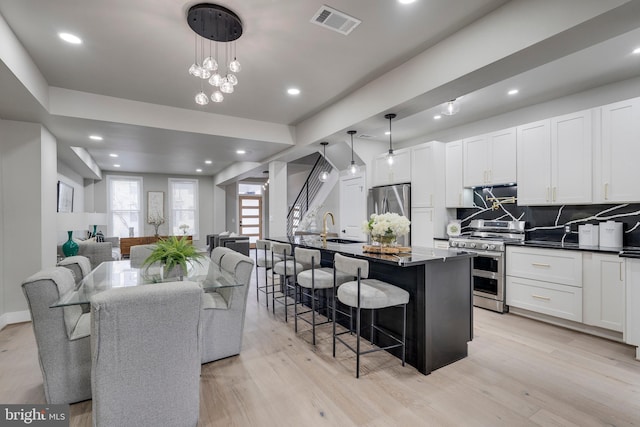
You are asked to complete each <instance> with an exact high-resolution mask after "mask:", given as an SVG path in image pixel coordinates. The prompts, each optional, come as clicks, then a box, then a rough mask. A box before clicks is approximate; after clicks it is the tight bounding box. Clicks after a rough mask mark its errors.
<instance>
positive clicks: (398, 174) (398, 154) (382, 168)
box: [373, 148, 411, 187]
mask: <svg viewBox="0 0 640 427" xmlns="http://www.w3.org/2000/svg"><path fill="white" fill-rule="evenodd" d="M374 162H375V163H374V165H373V186H374V187H377V186H379V185H389V184H404V183H407V182H410V181H411V152H410V150H409V149H408V148H403V149H400V150H394V158H393V164H392V165H389V163H388V162H387V153H386V152H385V153H382V154H379V155H378V156H376V158H375V159H374Z"/></svg>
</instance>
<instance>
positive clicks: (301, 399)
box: [0, 277, 640, 426]
mask: <svg viewBox="0 0 640 427" xmlns="http://www.w3.org/2000/svg"><path fill="white" fill-rule="evenodd" d="M254 280H255V277H254ZM282 313H283V312H282V307H277V313H276V316H275V317H274V316H273V315H272V314H271V310H270V309H269V311H267V309H266V307H264V306H262V305H260V306H258V305H257V304H256V297H255V284H254V287H253V288H252V289H251V290H250V293H249V302H248V307H247V320H246V325H245V335H244V343H243V349H242V353H241V354H240V355H239V356H236V357H231V358H229V359H226V360H220V361H217V362H213V363H209V364H207V365H203V367H202V382H201V401H200V424H199V425H200V426H303V425H304V426H316V425H318V426H323V425H326V426H350V425H367V426H391V425H393V426H395V425H397V426H418V425H420V426H422V425H427V426H431V425H433V426H448V425H451V426H524V425H541V426H574V425H575V426H601V425H611V426H633V425H635V426H638V425H640V362H639V361H636V360H634V358H633V355H634V351H633V349H632V348H631V347H628V346H626V345H623V344H619V343H615V342H611V341H607V340H604V339H600V338H596V337H592V336H589V335H585V334H582V333H578V332H573V331H569V330H565V329H562V328H559V327H555V326H550V325H546V324H543V323H539V322H536V321H533V320H529V319H525V318H522V317H518V316H514V315H509V314H507V315H499V314H496V313H492V312H489V311H485V310H482V309H475V311H474V316H475V339H474V340H473V342H471V343H470V344H469V357H467V358H466V359H464V360H461V361H459V362H456V363H454V364H452V365H449V366H447V367H444V368H441V369H439V370H437V371H435V372H433V373H432V374H431V375H428V376H424V375H422V374H420V373H419V372H417V371H416V370H415V369H414V368H413V367H410V366H408V365H407V367H405V368H403V367H402V366H401V364H400V361H399V360H398V359H396V358H394V357H392V356H390V355H388V354H386V353H384V352H379V353H373V354H371V355H367V356H363V358H362V361H363V366H362V371H361V378H360V379H356V378H355V376H354V372H355V359H354V355H353V354H352V353H351V352H350V351H348V350H346V349H345V348H344V347H341V346H340V345H338V350H339V351H338V357H337V358H336V359H334V358H333V357H332V356H331V338H330V330H331V328H330V326H329V325H325V326H323V327H320V328H319V330H318V345H317V347H316V348H315V349H314V348H313V347H312V346H311V345H310V342H311V335H310V332H309V326H308V325H306V324H305V323H303V322H301V323H299V325H300V326H301V330H302V332H300V333H298V335H296V334H295V333H294V331H293V321H292V319H291V318H290V319H289V323H288V324H286V323H284V317H283V315H282ZM0 402H2V403H44V394H43V391H42V378H41V374H40V368H39V366H38V361H37V356H36V345H35V340H34V337H33V332H32V329H31V325H30V324H29V323H24V324H18V325H11V326H8V327H7V328H5V329H4V330H2V331H1V332H0ZM90 425H91V401H87V402H81V403H78V404H75V405H71V426H90Z"/></svg>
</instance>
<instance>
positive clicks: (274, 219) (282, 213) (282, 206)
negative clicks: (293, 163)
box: [268, 161, 288, 237]
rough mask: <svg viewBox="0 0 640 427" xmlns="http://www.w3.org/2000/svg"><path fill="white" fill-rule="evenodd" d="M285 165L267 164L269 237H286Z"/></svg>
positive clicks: (282, 163)
mask: <svg viewBox="0 0 640 427" xmlns="http://www.w3.org/2000/svg"><path fill="white" fill-rule="evenodd" d="M287 178H288V174H287V164H286V163H285V162H280V161H274V162H270V163H269V221H268V224H269V234H268V236H269V237H278V236H286V235H287V213H288V209H287Z"/></svg>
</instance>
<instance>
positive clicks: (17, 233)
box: [0, 120, 57, 328]
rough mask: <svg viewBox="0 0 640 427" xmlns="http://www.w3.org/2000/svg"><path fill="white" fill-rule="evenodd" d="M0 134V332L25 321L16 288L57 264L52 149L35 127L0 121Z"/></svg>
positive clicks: (54, 154) (52, 141)
mask: <svg viewBox="0 0 640 427" xmlns="http://www.w3.org/2000/svg"><path fill="white" fill-rule="evenodd" d="M0 135H2V144H0V164H1V166H0V173H1V179H0V198H1V199H2V201H1V206H2V222H1V227H0V228H1V237H2V239H1V243H0V245H1V246H2V249H1V251H0V254H1V258H2V259H1V261H0V266H1V267H2V268H1V270H0V294H1V295H2V296H1V297H0V304H1V305H0V328H1V327H2V326H3V325H4V324H6V323H11V322H14V321H24V320H28V312H26V310H27V302H26V300H25V298H24V295H23V294H22V289H21V283H22V281H23V280H24V279H26V278H27V277H29V276H30V275H32V274H34V273H36V272H38V271H39V270H41V269H42V268H45V267H51V266H54V265H55V262H56V184H57V165H56V158H57V149H56V140H55V138H54V137H53V136H52V135H51V134H50V133H49V132H48V131H47V130H46V129H44V128H43V127H42V126H41V125H40V124H34V123H26V122H16V121H3V120H0ZM25 313H27V314H26V316H27V317H26V318H24V315H25Z"/></svg>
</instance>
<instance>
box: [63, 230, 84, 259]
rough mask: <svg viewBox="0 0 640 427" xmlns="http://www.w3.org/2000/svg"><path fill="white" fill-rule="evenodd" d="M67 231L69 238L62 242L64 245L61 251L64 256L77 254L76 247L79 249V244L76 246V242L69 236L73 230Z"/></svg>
mask: <svg viewBox="0 0 640 427" xmlns="http://www.w3.org/2000/svg"><path fill="white" fill-rule="evenodd" d="M67 233H69V240H67V241H66V242H64V245H62V253H63V254H64V256H76V255H78V249H80V246H78V244H77V243H76V242H74V241H73V239H72V238H71V236H73V231H67Z"/></svg>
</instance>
